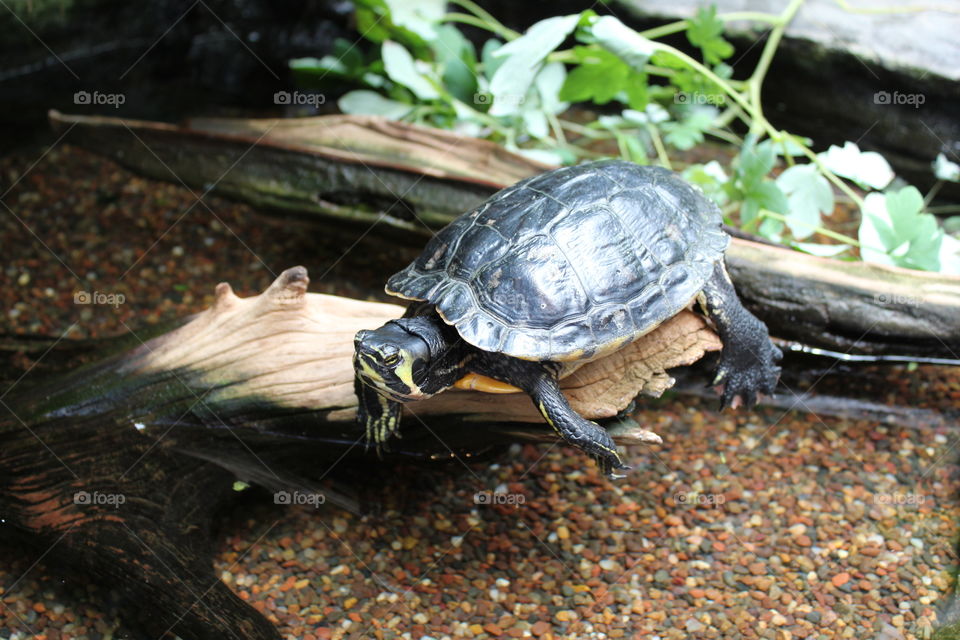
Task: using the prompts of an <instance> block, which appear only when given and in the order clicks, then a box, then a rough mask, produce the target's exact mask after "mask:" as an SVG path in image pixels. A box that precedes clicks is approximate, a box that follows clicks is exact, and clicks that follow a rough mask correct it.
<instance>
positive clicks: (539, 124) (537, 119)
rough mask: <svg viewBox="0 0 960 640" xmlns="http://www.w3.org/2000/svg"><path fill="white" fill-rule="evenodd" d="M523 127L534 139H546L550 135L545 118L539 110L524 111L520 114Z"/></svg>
mask: <svg viewBox="0 0 960 640" xmlns="http://www.w3.org/2000/svg"><path fill="white" fill-rule="evenodd" d="M521 117H522V119H523V126H524V128H525V129H526V130H527V133H529V134H530V135H531V136H533V137H534V138H540V139H543V138H546V137H547V136H549V135H550V128H549V127H548V126H547V116H546V115H544V113H543V111H542V110H541V109H524V110H523V112H522V113H521Z"/></svg>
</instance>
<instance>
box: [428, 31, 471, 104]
mask: <svg viewBox="0 0 960 640" xmlns="http://www.w3.org/2000/svg"><path fill="white" fill-rule="evenodd" d="M436 31H437V37H436V39H435V40H434V41H433V42H432V43H431V44H432V45H433V50H434V52H435V53H436V56H437V61H438V62H439V64H440V67H441V69H442V71H441V76H440V79H441V81H442V82H443V84H444V86H445V87H446V88H447V89H448V90H449V91H450V93H451V94H453V96H454V97H455V98H457V99H458V100H460V101H462V102H467V103H472V102H473V101H474V94H475V93H476V92H477V74H476V64H477V55H476V52H475V51H474V48H473V44H472V43H471V42H470V41H469V40H467V39H466V38H464V37H463V34H462V33H460V30H459V29H457V28H456V27H454V26H452V25H449V24H445V25H441V26H439V27H437V30H436Z"/></svg>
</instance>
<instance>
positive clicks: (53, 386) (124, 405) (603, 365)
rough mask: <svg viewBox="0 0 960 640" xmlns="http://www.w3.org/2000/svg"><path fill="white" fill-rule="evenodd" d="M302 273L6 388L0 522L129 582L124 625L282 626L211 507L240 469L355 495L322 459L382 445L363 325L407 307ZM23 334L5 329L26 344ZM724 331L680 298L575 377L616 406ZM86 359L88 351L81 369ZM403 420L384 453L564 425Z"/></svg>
mask: <svg viewBox="0 0 960 640" xmlns="http://www.w3.org/2000/svg"><path fill="white" fill-rule="evenodd" d="M307 285H308V278H307V273H306V270H305V269H303V268H302V267H295V268H292V269H288V270H287V271H285V272H283V274H281V275H280V277H279V278H278V279H277V280H276V281H275V282H274V283H273V284H272V285H271V286H270V287H269V288H268V289H267V290H266V291H265V292H264V293H263V294H261V295H259V296H255V297H252V298H245V299H241V298H238V297H237V296H236V295H235V294H234V293H233V291H232V290H231V289H230V286H229V285H227V284H226V283H222V284H220V285H218V287H217V289H216V296H215V302H214V304H213V306H212V307H211V308H210V309H208V310H206V311H204V312H202V313H200V314H197V315H196V316H194V317H192V318H190V319H189V321H187V322H185V323H183V324H181V325H180V326H178V327H177V328H175V329H173V330H171V331H169V332H166V333H163V334H161V335H159V336H156V337H154V338H151V339H145V340H142V341H141V340H140V339H139V338H138V337H137V336H136V335H133V337H132V338H129V337H128V338H126V341H127V342H128V343H129V342H130V341H131V340H132V341H134V342H135V343H136V344H135V346H134V347H133V348H126V349H122V350H120V351H119V352H116V351H117V349H118V348H122V347H124V346H126V345H124V344H123V343H120V342H114V341H108V342H106V343H105V346H106V347H107V348H108V349H109V350H110V351H111V352H114V353H112V355H108V356H106V357H104V358H102V359H96V358H95V357H93V354H92V353H91V349H90V348H89V347H90V345H89V344H85V345H79V348H73V347H71V348H69V349H66V350H65V352H64V353H63V357H62V358H61V357H54V359H53V360H54V363H55V364H52V365H51V368H61V369H65V370H64V371H63V372H62V373H61V374H60V375H57V376H53V377H50V378H48V379H46V380H41V381H40V382H38V383H35V384H32V385H30V384H28V383H27V381H25V382H23V383H21V384H17V385H16V388H15V389H14V391H13V392H12V393H10V394H9V395H7V396H5V397H4V398H3V399H2V400H0V411H2V413H0V514H2V515H3V518H2V520H0V521H2V522H3V524H2V525H0V532H5V533H8V534H11V535H17V536H19V537H20V538H22V539H24V540H26V541H27V542H29V543H31V544H33V545H37V546H39V547H40V549H41V550H46V549H51V551H50V554H49V556H48V563H49V562H50V561H53V562H57V563H59V564H60V565H61V566H63V567H72V568H75V569H79V570H81V571H83V572H86V573H87V574H88V575H91V576H93V577H95V578H96V579H98V580H101V581H105V582H109V583H111V584H112V585H122V587H123V588H122V591H123V592H124V593H126V594H127V595H128V596H130V606H129V607H128V609H127V611H128V612H129V614H130V619H129V620H128V624H130V625H131V626H132V627H143V628H144V629H146V630H147V632H149V633H151V634H153V636H154V637H159V635H161V634H162V633H164V632H166V631H171V630H172V631H173V632H175V633H177V634H178V635H180V636H181V637H183V638H188V639H191V638H238V639H244V640H247V639H254V640H256V639H261V638H262V639H266V638H271V639H273V638H278V637H279V635H278V634H277V631H276V630H275V629H274V628H273V627H272V626H271V625H270V624H269V623H268V622H267V621H266V620H265V619H264V618H263V617H262V616H261V615H260V614H259V613H257V612H256V610H255V609H253V608H252V607H250V606H248V605H247V604H246V603H244V602H243V601H242V600H240V599H239V598H238V597H236V596H235V595H234V594H233V593H232V592H231V591H230V589H228V588H227V587H226V586H225V585H224V584H223V583H221V582H220V581H219V580H217V579H216V577H215V576H214V575H213V572H212V567H211V556H210V553H211V549H210V528H211V524H212V523H213V514H215V513H216V512H217V508H218V507H219V506H221V505H223V504H224V502H225V501H227V500H228V499H229V498H230V496H231V495H232V494H233V492H232V491H231V486H232V483H233V481H234V480H235V479H240V480H243V481H245V482H248V483H251V484H257V485H260V486H263V487H266V488H267V489H269V490H272V491H274V492H278V491H302V492H313V493H317V492H319V493H322V494H323V495H324V496H325V500H326V501H329V502H331V503H333V504H337V505H339V506H342V507H344V508H347V509H352V510H357V504H356V503H355V501H354V500H353V499H352V498H351V497H350V496H348V495H346V494H344V493H343V492H340V491H338V490H337V488H336V487H335V486H331V485H329V484H327V483H326V482H320V481H319V480H317V479H316V475H317V474H318V473H324V474H325V473H326V472H328V471H329V470H331V469H332V468H333V467H335V466H336V465H337V464H338V463H339V464H340V465H341V466H345V467H349V466H350V465H351V463H353V462H355V461H357V460H360V459H363V458H367V459H369V458H370V457H371V456H376V454H375V453H374V452H373V451H372V450H370V449H368V448H367V446H366V444H365V441H364V435H363V430H362V428H361V427H360V426H359V425H358V424H356V422H355V413H356V397H355V396H354V391H353V366H352V354H353V336H354V334H355V333H356V331H358V330H359V329H361V328H375V327H377V326H379V325H380V324H382V323H383V322H385V321H386V320H388V319H391V318H396V317H399V316H400V315H401V314H402V312H403V309H402V308H401V307H399V306H396V305H392V304H382V303H374V302H362V301H358V300H351V299H346V298H339V297H334V296H328V295H321V294H310V293H307V291H306V290H307ZM12 342H13V341H9V340H8V341H7V342H5V343H0V346H4V345H6V347H7V348H5V349H4V351H6V352H7V353H14V354H16V353H22V352H23V348H22V347H23V346H24V345H23V343H22V342H21V343H20V347H21V348H20V349H17V348H16V347H14V346H12V345H11V343H12ZM27 346H28V347H31V345H27ZM719 346H720V343H719V340H718V338H717V336H716V334H714V332H713V331H712V330H711V329H710V328H709V326H708V325H707V324H706V321H705V320H704V319H703V318H701V317H700V316H698V315H695V314H693V313H690V312H687V311H684V312H682V313H681V314H679V315H678V316H677V317H675V318H673V319H672V320H671V321H669V322H667V323H664V324H663V325H662V326H660V327H658V328H657V329H656V330H655V331H653V332H651V333H649V334H647V335H646V336H644V337H643V338H641V339H640V340H638V341H636V342H635V343H633V344H632V345H630V346H628V347H626V348H624V349H623V350H621V351H619V352H617V353H615V354H612V355H610V356H607V357H605V358H603V359H601V360H596V361H594V362H591V363H589V364H587V365H585V366H583V367H581V368H580V369H578V370H577V371H575V372H574V373H573V374H571V375H570V376H569V377H567V378H565V379H564V380H563V384H562V386H563V388H564V391H565V393H566V394H567V396H568V399H569V400H570V403H571V405H572V406H573V408H574V409H575V410H577V411H578V412H580V413H581V414H582V415H584V416H586V417H589V418H594V419H600V418H610V417H614V416H616V415H617V414H618V412H621V411H622V410H624V409H625V408H626V407H627V406H628V405H629V404H630V402H631V401H632V400H633V398H634V397H635V396H636V395H637V394H638V393H645V394H650V395H659V394H660V393H662V392H663V391H664V390H665V389H666V388H668V387H669V386H670V385H671V384H672V382H673V380H672V378H670V376H669V375H668V374H667V373H666V370H667V369H669V368H672V367H676V366H680V365H684V364H689V363H692V362H694V361H696V360H698V359H699V358H700V357H701V356H703V354H704V353H705V352H706V351H710V350H716V349H718V348H719ZM36 347H37V348H30V349H28V351H29V352H31V353H33V354H34V355H35V356H36V357H40V358H41V359H43V358H44V356H43V355H42V353H41V352H40V348H49V345H46V344H43V343H41V344H39V345H36ZM54 351H56V350H54ZM78 359H81V360H83V359H86V360H93V361H92V362H89V364H86V365H83V366H80V367H79V368H75V369H74V368H70V367H72V366H73V364H74V363H76V362H77V361H78ZM2 370H3V371H6V372H8V373H7V374H6V375H5V377H14V373H13V367H11V366H9V365H7V366H5V367H3V369H2ZM401 433H402V436H403V437H402V438H401V439H398V440H396V441H395V442H394V443H391V451H388V452H387V453H385V454H384V455H385V457H386V458H388V459H395V458H412V459H415V460H438V459H439V460H449V459H453V458H455V457H458V456H464V457H467V456H469V455H474V454H477V453H480V452H483V451H484V450H487V449H490V448H491V447H493V446H495V445H498V444H506V443H510V442H516V441H550V440H554V441H555V439H556V438H555V436H554V435H553V431H552V430H551V429H550V428H549V427H548V426H546V425H545V424H544V423H543V421H542V418H541V417H540V415H539V413H538V412H536V411H535V410H534V408H533V406H532V403H531V402H530V400H529V398H527V397H526V396H524V395H522V394H510V395H498V396H496V397H492V396H490V395H487V394H483V393H479V392H472V391H459V390H451V391H448V392H444V393H442V394H440V395H438V396H436V397H434V398H432V399H430V400H427V401H424V402H420V403H413V404H411V405H408V406H407V407H406V411H405V416H404V423H403V425H402V426H401ZM611 433H612V434H613V435H614V438H615V439H616V440H617V441H618V442H619V443H620V444H637V443H641V442H649V441H651V440H653V439H655V438H656V436H655V435H654V434H652V433H651V432H649V431H647V430H645V429H643V428H642V427H640V426H639V425H637V424H636V423H632V422H630V421H626V422H621V423H619V424H617V425H615V427H614V428H612V429H611ZM310 470H312V473H311V472H310ZM201 488H202V489H201ZM50 559H53V560H50Z"/></svg>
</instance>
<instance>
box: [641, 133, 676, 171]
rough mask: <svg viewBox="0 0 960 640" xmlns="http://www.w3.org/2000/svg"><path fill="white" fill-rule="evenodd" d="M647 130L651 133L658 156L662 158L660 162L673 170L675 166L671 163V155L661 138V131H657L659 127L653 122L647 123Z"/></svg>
mask: <svg viewBox="0 0 960 640" xmlns="http://www.w3.org/2000/svg"><path fill="white" fill-rule="evenodd" d="M647 132H648V133H649V134H650V140H651V141H652V142H653V148H654V149H656V150H657V157H658V158H659V159H660V164H662V165H663V166H664V167H666V168H667V169H671V170H672V169H673V166H672V165H671V164H670V156H668V155H667V149H666V147H664V146H663V140H661V139H660V132H659V131H657V128H656V127H655V126H653V125H652V124H648V125H647Z"/></svg>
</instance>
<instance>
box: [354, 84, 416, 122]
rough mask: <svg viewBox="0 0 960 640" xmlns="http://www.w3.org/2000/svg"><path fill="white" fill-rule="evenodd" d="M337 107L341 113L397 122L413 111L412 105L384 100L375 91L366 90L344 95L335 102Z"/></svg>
mask: <svg viewBox="0 0 960 640" xmlns="http://www.w3.org/2000/svg"><path fill="white" fill-rule="evenodd" d="M337 106H338V107H340V111H342V112H343V113H349V114H355V115H368V116H384V117H385V118H389V119H391V120H399V119H400V118H402V117H404V116H405V115H407V114H408V113H410V112H411V111H412V110H413V105H409V104H404V103H402V102H397V101H396V100H391V99H389V98H384V97H383V96H382V95H380V94H379V93H376V92H375V91H366V90H359V91H350V92H349V93H345V94H344V95H342V96H341V97H340V99H339V100H338V101H337Z"/></svg>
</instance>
